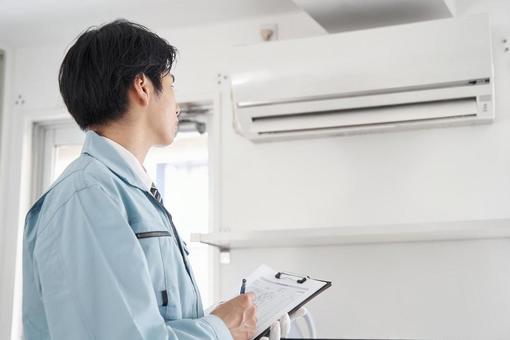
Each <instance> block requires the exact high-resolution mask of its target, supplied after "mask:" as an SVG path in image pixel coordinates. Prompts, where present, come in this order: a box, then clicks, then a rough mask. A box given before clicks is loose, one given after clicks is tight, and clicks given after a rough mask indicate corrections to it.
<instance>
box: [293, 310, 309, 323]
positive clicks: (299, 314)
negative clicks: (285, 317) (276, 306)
mask: <svg viewBox="0 0 510 340" xmlns="http://www.w3.org/2000/svg"><path fill="white" fill-rule="evenodd" d="M307 313H308V309H306V307H301V308H299V309H298V310H297V311H295V312H294V313H292V315H290V320H295V319H299V318H302V317H303V316H305V315H306V314H307Z"/></svg>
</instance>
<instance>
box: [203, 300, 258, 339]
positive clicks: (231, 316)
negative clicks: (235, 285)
mask: <svg viewBox="0 0 510 340" xmlns="http://www.w3.org/2000/svg"><path fill="white" fill-rule="evenodd" d="M254 300H255V294H253V293H251V292H248V293H246V294H242V295H239V296H236V297H235V298H233V299H231V300H228V301H226V302H224V303H222V304H221V305H219V306H218V307H216V308H215V309H214V310H213V311H212V312H211V314H213V315H216V316H217V317H219V318H220V319H222V320H223V322H224V323H225V325H227V327H228V329H229V330H230V333H231V334H232V337H233V338H234V340H249V339H251V338H252V337H253V336H254V335H255V329H256V326H257V317H256V306H255V304H254V303H253V302H254Z"/></svg>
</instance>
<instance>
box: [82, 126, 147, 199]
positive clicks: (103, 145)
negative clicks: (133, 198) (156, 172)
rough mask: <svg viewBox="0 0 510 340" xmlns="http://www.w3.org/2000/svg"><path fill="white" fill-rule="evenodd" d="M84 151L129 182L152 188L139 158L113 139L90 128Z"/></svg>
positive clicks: (144, 187)
mask: <svg viewBox="0 0 510 340" xmlns="http://www.w3.org/2000/svg"><path fill="white" fill-rule="evenodd" d="M82 153H85V154H88V155H90V156H91V157H93V158H95V159H97V160H98V161H100V162H101V163H103V164H104V165H106V167H108V168H109V169H110V170H111V171H113V172H114V173H115V174H116V175H117V176H119V177H121V178H122V179H123V180H125V181H126V182H128V183H129V184H131V185H133V186H136V187H138V188H140V189H142V190H144V191H149V190H150V188H151V185H152V180H151V179H150V177H149V175H147V173H146V172H145V170H144V168H143V166H142V165H141V164H140V162H138V159H136V157H135V156H134V155H133V154H132V153H131V152H130V151H129V150H127V149H126V148H124V147H123V146H122V145H120V144H118V143H116V142H114V141H113V140H111V139H108V138H106V137H102V136H100V135H98V134H97V133H96V132H94V131H91V130H89V131H87V133H86V135H85V143H84V144H83V149H82Z"/></svg>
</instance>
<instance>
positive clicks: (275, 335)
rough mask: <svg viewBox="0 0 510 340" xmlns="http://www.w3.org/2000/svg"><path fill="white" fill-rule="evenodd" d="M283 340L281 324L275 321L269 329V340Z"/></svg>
mask: <svg viewBox="0 0 510 340" xmlns="http://www.w3.org/2000/svg"><path fill="white" fill-rule="evenodd" d="M280 338H281V329H280V322H278V321H275V322H273V324H272V325H271V328H269V340H280Z"/></svg>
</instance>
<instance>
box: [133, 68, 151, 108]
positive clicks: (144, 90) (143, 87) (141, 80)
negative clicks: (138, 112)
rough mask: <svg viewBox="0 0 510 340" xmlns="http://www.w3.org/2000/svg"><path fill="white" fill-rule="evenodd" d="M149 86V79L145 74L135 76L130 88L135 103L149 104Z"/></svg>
mask: <svg viewBox="0 0 510 340" xmlns="http://www.w3.org/2000/svg"><path fill="white" fill-rule="evenodd" d="M151 86H152V84H151V81H150V80H149V78H147V76H145V74H138V75H136V76H135V79H134V80H133V83H132V87H131V89H132V93H133V95H134V98H133V99H134V100H135V102H136V103H138V104H140V105H142V106H146V105H148V104H149V100H150V95H151Z"/></svg>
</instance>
